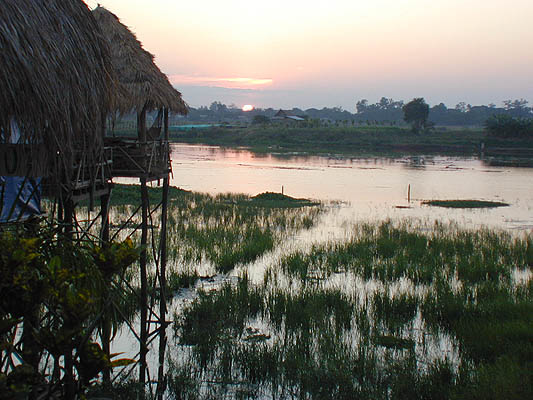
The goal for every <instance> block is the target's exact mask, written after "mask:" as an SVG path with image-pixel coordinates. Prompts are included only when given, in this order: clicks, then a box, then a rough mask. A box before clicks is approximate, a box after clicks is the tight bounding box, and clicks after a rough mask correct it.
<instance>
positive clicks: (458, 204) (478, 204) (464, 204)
mask: <svg viewBox="0 0 533 400" xmlns="http://www.w3.org/2000/svg"><path fill="white" fill-rule="evenodd" d="M422 204H423V205H427V206H435V207H446V208H495V207H508V206H510V204H508V203H503V202H501V201H487V200H425V201H423V202H422Z"/></svg>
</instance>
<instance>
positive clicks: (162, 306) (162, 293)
mask: <svg viewBox="0 0 533 400" xmlns="http://www.w3.org/2000/svg"><path fill="white" fill-rule="evenodd" d="M164 137H165V140H168V109H165V113H164ZM165 148H166V149H168V147H165ZM163 157H165V158H166V160H165V162H167V163H168V158H169V154H168V153H166V154H163ZM168 190H169V179H168V172H167V174H166V176H165V178H163V199H162V207H161V235H160V241H161V244H160V249H161V253H160V256H159V257H160V258H159V259H160V269H159V271H160V273H159V318H160V328H159V329H160V330H159V368H158V372H157V399H158V400H163V395H164V393H165V389H166V377H165V351H166V347H167V335H166V328H167V321H166V314H167V300H166V294H167V277H166V268H167V214H168Z"/></svg>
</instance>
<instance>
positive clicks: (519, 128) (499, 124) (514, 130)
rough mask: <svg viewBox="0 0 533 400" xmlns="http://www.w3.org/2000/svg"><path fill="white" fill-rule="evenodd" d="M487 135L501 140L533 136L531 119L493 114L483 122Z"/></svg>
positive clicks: (532, 121)
mask: <svg viewBox="0 0 533 400" xmlns="http://www.w3.org/2000/svg"><path fill="white" fill-rule="evenodd" d="M485 129H486V131H487V132H488V134H489V135H491V136H495V137H503V138H516V137H518V138H520V137H532V136H533V119H532V118H514V117H512V116H510V115H507V114H495V115H492V116H491V117H490V118H488V119H487V120H486V121H485Z"/></svg>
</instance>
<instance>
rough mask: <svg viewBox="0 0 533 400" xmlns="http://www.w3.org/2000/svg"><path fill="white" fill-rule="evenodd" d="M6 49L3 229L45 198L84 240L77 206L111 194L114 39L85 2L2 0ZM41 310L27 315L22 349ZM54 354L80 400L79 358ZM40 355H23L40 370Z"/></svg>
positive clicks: (0, 144) (1, 100) (2, 75)
mask: <svg viewBox="0 0 533 400" xmlns="http://www.w3.org/2000/svg"><path fill="white" fill-rule="evenodd" d="M0 50H1V51H0V176H1V178H0V209H1V211H2V212H1V216H0V228H2V229H5V227H6V226H10V225H13V224H18V223H20V222H25V221H27V220H29V219H32V218H33V217H39V216H41V204H40V198H41V194H43V195H47V196H48V197H50V198H51V200H52V202H53V204H54V206H53V208H52V211H51V214H52V215H48V217H50V219H51V220H54V221H57V222H58V223H59V226H60V227H61V228H62V229H61V230H62V232H59V235H61V234H62V233H63V234H65V236H64V237H65V238H66V239H70V240H76V238H79V235H77V234H75V232H76V229H77V227H76V221H75V219H76V217H75V204H76V203H77V202H78V201H80V200H84V199H89V200H90V202H91V203H92V202H93V200H94V199H95V198H97V197H99V196H101V195H102V194H106V193H108V191H109V185H108V183H109V181H110V179H111V169H110V162H111V160H110V158H109V157H108V154H106V151H105V146H104V134H105V121H106V117H107V115H108V114H109V113H110V112H111V111H112V110H113V109H114V107H115V103H114V94H115V93H116V92H117V90H118V88H117V86H116V81H115V77H114V69H113V66H112V63H111V55H110V51H109V47H108V44H107V41H106V40H105V38H104V37H103V36H102V34H101V31H100V29H99V26H98V24H97V23H96V20H95V18H94V17H93V15H92V14H91V12H90V10H89V9H88V8H87V5H86V4H85V3H84V2H83V1H82V0H70V1H63V0H3V1H2V2H0ZM104 219H105V218H104ZM15 226H18V225H15ZM2 279H3V277H2ZM2 295H4V294H2ZM37 306H39V304H37ZM2 312H3V313H4V311H2ZM39 312H40V310H39V309H37V310H32V311H31V312H30V313H29V314H25V315H24V318H23V319H22V321H23V330H22V340H21V342H22V352H24V351H26V347H29V345H30V344H31V341H34V339H32V336H33V333H31V332H33V330H35V329H37V327H38V326H39V325H38V324H39ZM4 317H5V315H2V321H3V322H4V321H5V319H4ZM26 317H28V318H26ZM28 321H31V323H30V324H28V327H29V328H30V329H26V327H27V326H26V324H27V322H28ZM14 329H17V328H14ZM28 332H30V333H29V334H27V333H28ZM3 333H4V332H3ZM2 344H3V343H2ZM27 345H28V346H27ZM80 346H81V343H80ZM5 349H6V348H5V347H3V348H2V352H4V350H5ZM15 353H16V354H20V351H19V350H18V349H16V351H15ZM50 356H52V358H53V359H54V360H55V361H54V362H55V363H57V364H54V373H55V372H56V371H57V370H59V369H61V371H62V374H63V375H64V377H63V378H62V382H66V383H65V384H64V387H65V391H64V392H63V395H64V396H65V397H66V398H73V396H74V392H75V390H76V389H75V388H74V387H73V386H74V384H75V383H74V381H75V377H74V358H73V354H72V353H71V354H64V355H63V356H60V355H57V354H48V357H50ZM28 357H30V356H28ZM39 357H40V355H39V354H37V356H35V353H33V355H32V357H31V359H29V360H28V359H24V360H22V361H24V363H27V364H28V365H30V366H32V367H33V368H34V369H37V368H38V367H39ZM60 357H62V358H63V360H62V361H61V362H62V363H63V364H62V366H61V367H59V363H60V360H59V358H60ZM7 358H9V357H4V356H3V354H2V357H1V360H2V362H1V363H0V364H1V366H2V367H4V361H6V359H7ZM22 361H19V362H22ZM56 365H57V368H56ZM6 368H14V365H13V363H12V362H11V363H8V364H7V366H6ZM2 372H4V371H2ZM28 384H31V383H30V382H28ZM32 390H33V389H32Z"/></svg>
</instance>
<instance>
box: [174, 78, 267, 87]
mask: <svg viewBox="0 0 533 400" xmlns="http://www.w3.org/2000/svg"><path fill="white" fill-rule="evenodd" d="M169 79H170V82H171V83H172V84H173V85H178V86H179V85H195V86H221V87H228V88H235V89H247V88H256V87H262V86H268V85H271V84H273V83H274V80H273V79H270V78H241V77H237V78H222V77H211V76H195V75H192V76H191V75H170V76H169Z"/></svg>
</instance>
